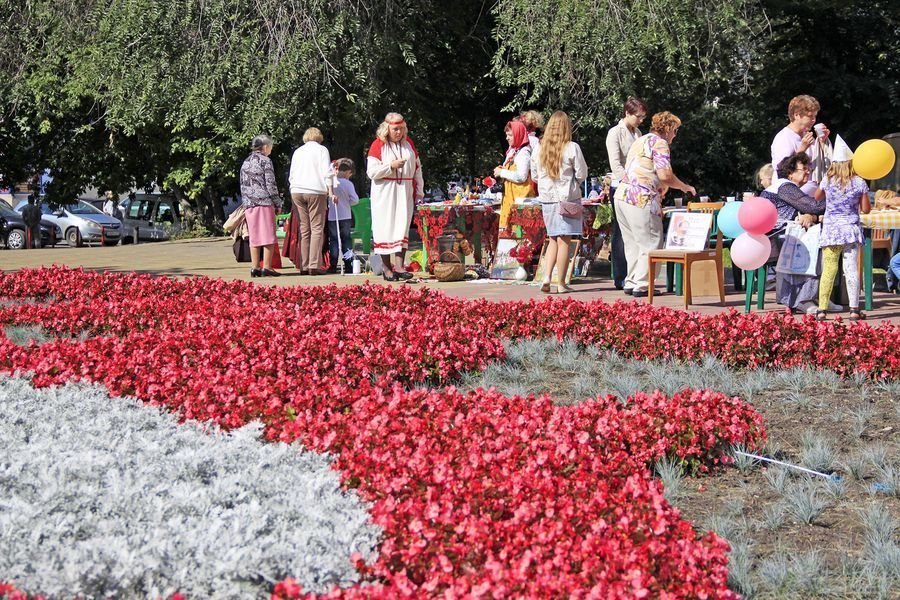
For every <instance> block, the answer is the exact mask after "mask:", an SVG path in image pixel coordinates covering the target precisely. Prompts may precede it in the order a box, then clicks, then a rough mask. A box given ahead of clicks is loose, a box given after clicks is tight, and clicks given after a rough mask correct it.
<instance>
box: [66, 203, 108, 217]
mask: <svg viewBox="0 0 900 600" xmlns="http://www.w3.org/2000/svg"><path fill="white" fill-rule="evenodd" d="M66 210H67V211H69V212H70V213H72V214H73V215H97V214H99V215H102V214H104V213H103V211H102V210H100V209H98V208H94V207H93V206H91V205H90V204H88V203H87V202H75V203H73V204H67V205H66Z"/></svg>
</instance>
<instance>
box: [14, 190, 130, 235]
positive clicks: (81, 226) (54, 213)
mask: <svg viewBox="0 0 900 600" xmlns="http://www.w3.org/2000/svg"><path fill="white" fill-rule="evenodd" d="M27 205H28V202H27V201H23V202H20V203H19V204H18V205H17V206H16V210H17V211H18V212H19V213H21V212H22V210H23V209H24V208H25V206H27ZM41 213H42V214H43V215H44V217H43V218H44V219H46V220H47V221H50V222H51V223H53V224H54V225H57V226H58V227H59V228H60V229H61V230H62V234H63V237H64V238H65V240H66V242H68V243H69V245H70V246H78V245H81V244H83V243H85V242H88V243H90V242H100V241H101V240H102V241H104V242H105V243H106V245H108V246H115V245H116V244H118V243H119V240H120V239H121V238H122V222H121V221H120V220H118V219H114V218H113V217H110V216H109V215H107V214H104V213H103V211H102V210H98V209H96V208H94V207H93V206H91V205H90V204H88V203H87V202H84V201H81V200H75V201H74V202H72V203H71V204H65V205H62V206H56V207H51V206H50V204H49V203H48V202H47V201H43V202H41ZM79 232H80V233H81V236H80V237H79V235H78V234H79Z"/></svg>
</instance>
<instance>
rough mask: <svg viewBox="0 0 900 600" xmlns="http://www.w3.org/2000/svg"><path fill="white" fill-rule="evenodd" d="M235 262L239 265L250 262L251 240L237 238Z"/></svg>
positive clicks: (235, 242)
mask: <svg viewBox="0 0 900 600" xmlns="http://www.w3.org/2000/svg"><path fill="white" fill-rule="evenodd" d="M233 249H234V260H236V261H238V262H239V263H248V262H250V238H245V237H241V236H237V238H235V240H234V245H233Z"/></svg>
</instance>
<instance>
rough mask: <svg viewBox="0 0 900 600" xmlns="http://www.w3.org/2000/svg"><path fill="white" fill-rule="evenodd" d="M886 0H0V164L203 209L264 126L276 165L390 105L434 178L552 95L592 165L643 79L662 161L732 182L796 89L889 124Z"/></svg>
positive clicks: (895, 89) (717, 187) (898, 80)
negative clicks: (157, 193) (309, 134)
mask: <svg viewBox="0 0 900 600" xmlns="http://www.w3.org/2000/svg"><path fill="white" fill-rule="evenodd" d="M898 12H900V8H898V5H897V3H893V2H888V1H887V0H875V1H874V2H869V3H866V4H862V3H846V2H844V3H841V2H838V1H837V0H823V2H818V3H812V4H810V3H806V2H800V0H724V1H721V2H717V1H713V0H692V1H690V2H684V1H682V0H654V1H653V2H639V1H637V0H606V1H601V0H566V1H565V2H557V1H554V0H495V1H494V2H486V1H485V0H459V1H458V2H455V3H453V5H452V6H448V5H447V4H446V3H444V2H436V1H434V0H424V1H422V2H411V1H410V0H333V1H332V2H324V1H322V0H254V2H246V1H245V0H0V22H3V23H5V24H6V28H5V32H4V35H3V36H0V173H3V174H4V175H5V176H7V177H8V178H10V179H13V180H16V181H21V180H23V179H25V178H26V177H27V176H28V175H29V174H30V173H34V172H37V171H41V170H43V169H45V168H49V169H51V171H52V172H53V174H54V176H55V179H54V182H53V184H52V186H51V188H50V192H49V193H50V195H51V198H54V199H65V198H71V197H72V196H73V195H76V194H78V193H80V192H81V191H82V190H84V189H85V188H86V187H89V186H96V187H98V188H101V189H103V188H110V189H115V190H120V191H122V190H126V189H129V188H132V187H144V186H146V185H150V184H157V185H160V186H162V187H164V188H166V189H169V190H171V191H173V192H175V193H176V194H177V195H178V196H179V197H180V198H182V200H183V201H184V202H185V203H186V204H187V205H189V206H191V207H193V209H195V210H196V211H198V212H199V213H200V214H201V215H202V216H203V217H204V218H205V219H206V220H207V221H210V222H212V221H215V220H216V219H217V218H219V217H220V216H221V207H220V204H219V200H218V199H219V198H220V197H221V196H222V195H233V194H234V193H235V192H236V187H237V183H236V178H235V174H236V172H237V169H238V167H239V165H240V161H241V160H242V159H243V158H244V156H245V155H246V153H247V147H248V143H249V141H250V139H251V138H252V137H253V136H254V135H256V134H258V133H261V132H265V133H269V134H271V135H272V136H273V137H274V138H275V140H276V142H277V147H276V151H275V153H274V155H273V158H274V160H275V162H276V168H277V169H278V170H279V171H280V172H281V173H284V172H285V171H286V168H287V163H288V160H289V155H290V152H291V150H292V149H293V148H294V147H295V146H296V145H297V144H299V143H300V138H301V136H302V134H303V131H304V130H305V129H306V128H307V127H310V126H317V127H319V128H320V129H322V131H323V132H324V134H325V136H326V143H327V145H328V146H329V148H330V149H331V152H332V155H333V156H335V157H337V156H349V157H350V158H353V159H355V160H356V161H357V162H362V160H363V158H364V152H365V149H366V147H367V145H368V143H369V142H370V141H371V140H372V138H373V136H374V131H375V128H376V126H377V124H378V122H379V121H380V120H381V117H382V116H383V115H384V113H386V112H387V111H389V110H398V111H400V112H403V113H404V114H405V115H406V117H407V121H408V122H409V123H410V129H411V133H412V135H413V137H415V138H416V141H417V146H418V147H419V149H420V151H421V152H422V158H423V163H424V169H425V175H426V178H427V180H428V182H429V184H430V185H433V184H436V183H442V182H443V181H444V178H445V177H446V176H449V175H451V174H453V173H459V174H469V175H483V174H487V173H488V172H489V171H490V169H491V168H492V167H493V166H494V165H495V164H496V163H497V162H499V159H500V157H501V153H502V150H503V147H504V143H503V133H502V129H503V124H504V122H505V121H506V120H508V119H509V118H510V117H511V116H513V115H514V114H515V113H516V112H518V111H519V110H521V109H524V108H537V109H538V110H541V111H543V112H544V113H545V114H549V113H550V112H551V111H552V110H555V109H563V110H566V111H568V112H569V113H570V114H571V115H572V117H573V119H574V121H575V123H576V126H577V128H578V131H577V136H578V140H579V141H580V142H581V144H582V147H583V148H584V150H585V154H586V156H587V158H588V163H589V165H590V166H591V169H592V171H593V172H599V171H602V170H604V169H605V167H606V153H605V148H604V144H603V141H604V137H605V132H606V129H607V128H608V127H610V126H611V125H613V124H614V123H615V122H616V121H617V119H618V118H619V117H620V116H621V115H620V113H621V106H622V103H623V101H624V99H625V98H626V97H627V96H628V95H638V96H641V97H644V98H645V99H646V100H647V101H648V104H649V105H650V108H651V112H656V111H658V110H671V111H673V112H675V113H676V114H678V115H679V116H680V117H682V119H683V121H684V126H683V127H682V129H681V131H680V132H679V137H678V139H677V140H676V142H675V146H674V156H673V158H674V162H675V168H676V171H677V172H679V173H680V174H682V175H684V177H685V179H687V180H688V181H690V182H691V183H696V184H697V185H698V187H699V188H701V189H703V190H704V191H709V192H721V191H726V190H734V189H737V188H741V187H745V186H746V185H747V184H749V177H750V174H751V173H752V172H753V170H754V169H755V168H756V167H757V166H758V165H759V164H762V163H763V162H766V158H767V154H768V145H769V142H770V141H771V139H772V136H773V135H774V134H775V132H776V131H777V129H778V128H780V127H782V126H783V125H784V122H785V115H784V113H785V107H786V105H787V101H788V100H789V98H790V97H791V96H793V95H795V94H797V93H812V94H814V95H816V96H817V97H818V98H819V99H820V101H821V102H822V105H823V110H822V115H823V120H825V121H826V122H828V123H829V125H831V128H832V130H833V131H839V132H841V133H846V136H845V137H848V139H849V140H850V141H851V143H854V142H855V143H858V142H859V141H862V140H863V139H865V138H868V137H880V136H881V135H884V134H885V133H889V132H891V131H895V130H897V129H898V128H900V118H898V116H900V102H898V99H900V98H898V95H900V73H898V71H900V66H898V65H900V60H897V59H898V56H897V51H896V50H895V47H896V45H895V40H896V39H897V34H898V33H900V30H898ZM360 170H362V169H360ZM358 179H359V183H362V184H363V189H365V185H364V177H363V176H361V175H358ZM280 183H281V184H285V183H286V180H285V177H283V176H282V177H281V178H280Z"/></svg>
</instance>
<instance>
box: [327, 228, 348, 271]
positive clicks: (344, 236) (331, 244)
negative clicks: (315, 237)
mask: <svg viewBox="0 0 900 600" xmlns="http://www.w3.org/2000/svg"><path fill="white" fill-rule="evenodd" d="M350 221H351V220H350V219H341V220H340V221H328V249H329V250H330V251H331V268H332V269H333V270H335V271H338V270H340V267H338V260H340V257H341V253H340V252H338V230H337V228H338V225H340V229H341V252H344V253H346V252H347V250H352V249H353V246H352V245H351V243H350ZM350 269H352V264H351V262H350V261H349V260H347V261H344V271H345V272H349V270H350Z"/></svg>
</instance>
